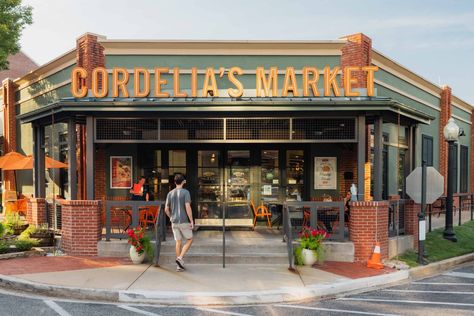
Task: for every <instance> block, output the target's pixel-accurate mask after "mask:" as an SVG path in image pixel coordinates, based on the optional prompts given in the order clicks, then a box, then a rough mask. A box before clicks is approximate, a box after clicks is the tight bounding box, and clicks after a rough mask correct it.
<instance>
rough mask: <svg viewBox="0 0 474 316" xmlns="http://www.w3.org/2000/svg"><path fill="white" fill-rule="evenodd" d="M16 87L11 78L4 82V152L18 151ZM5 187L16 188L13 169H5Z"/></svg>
mask: <svg viewBox="0 0 474 316" xmlns="http://www.w3.org/2000/svg"><path fill="white" fill-rule="evenodd" d="M15 89H16V85H15V84H14V83H13V81H12V80H11V79H5V80H3V82H2V90H3V104H4V106H5V110H4V111H3V122H4V123H3V124H4V142H3V153H4V154H6V153H8V152H11V151H16V150H17V148H16V145H17V143H16V110H15ZM3 179H4V185H5V186H4V188H5V189H6V190H16V183H15V174H14V172H13V171H4V178H3Z"/></svg>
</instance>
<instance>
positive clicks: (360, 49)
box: [341, 33, 372, 88]
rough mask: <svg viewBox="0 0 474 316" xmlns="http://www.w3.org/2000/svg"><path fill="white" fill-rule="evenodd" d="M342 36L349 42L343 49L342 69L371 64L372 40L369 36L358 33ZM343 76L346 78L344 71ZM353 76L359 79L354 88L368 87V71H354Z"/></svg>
mask: <svg viewBox="0 0 474 316" xmlns="http://www.w3.org/2000/svg"><path fill="white" fill-rule="evenodd" d="M342 38H343V39H346V40H347V44H346V45H344V46H343V47H342V49H341V52H342V55H341V68H342V69H344V68H345V67H347V66H359V67H364V66H371V64H372V40H371V39H370V38H369V37H368V36H366V35H364V34H362V33H357V34H352V35H347V36H344V37H342ZM342 78H344V72H343V73H342ZM352 78H355V79H357V84H354V85H353V87H354V88H367V73H366V72H365V71H354V72H353V74H352ZM341 86H342V84H341Z"/></svg>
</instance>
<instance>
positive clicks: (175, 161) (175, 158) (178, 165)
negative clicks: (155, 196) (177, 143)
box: [168, 150, 186, 190]
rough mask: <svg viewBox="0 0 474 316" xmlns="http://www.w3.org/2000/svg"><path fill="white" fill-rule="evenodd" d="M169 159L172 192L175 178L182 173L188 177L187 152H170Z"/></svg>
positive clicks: (169, 177)
mask: <svg viewBox="0 0 474 316" xmlns="http://www.w3.org/2000/svg"><path fill="white" fill-rule="evenodd" d="M168 159H169V168H168V170H169V174H168V179H169V189H170V190H172V189H173V188H174V187H175V185H174V176H175V175H176V174H177V173H181V174H182V175H184V177H186V150H170V151H168Z"/></svg>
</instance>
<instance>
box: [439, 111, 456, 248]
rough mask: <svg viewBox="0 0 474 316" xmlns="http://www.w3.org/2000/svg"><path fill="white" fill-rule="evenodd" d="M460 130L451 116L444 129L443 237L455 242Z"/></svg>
mask: <svg viewBox="0 0 474 316" xmlns="http://www.w3.org/2000/svg"><path fill="white" fill-rule="evenodd" d="M459 132H460V129H459V126H458V125H457V124H456V123H455V122H454V119H453V118H452V117H451V118H450V119H449V120H448V124H446V126H445V127H444V130H443V133H444V138H445V139H446V141H447V142H448V188H447V189H448V192H447V196H446V225H445V228H444V232H443V237H444V238H445V239H447V240H451V241H453V242H457V241H458V239H457V238H456V235H455V234H454V229H453V189H454V181H456V174H455V172H456V169H455V164H454V160H455V159H456V157H455V148H454V146H455V143H456V141H457V140H458V139H459V135H460V133H459Z"/></svg>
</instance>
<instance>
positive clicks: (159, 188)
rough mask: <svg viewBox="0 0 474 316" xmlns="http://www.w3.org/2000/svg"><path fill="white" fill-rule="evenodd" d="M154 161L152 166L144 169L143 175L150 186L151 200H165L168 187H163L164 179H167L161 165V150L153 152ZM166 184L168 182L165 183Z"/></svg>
mask: <svg viewBox="0 0 474 316" xmlns="http://www.w3.org/2000/svg"><path fill="white" fill-rule="evenodd" d="M152 156H153V159H152V160H151V159H150V160H148V159H147V161H151V162H152V164H151V165H147V166H146V167H144V168H143V173H142V174H143V175H144V176H145V177H146V179H147V185H148V186H149V189H148V190H149V193H150V200H152V199H153V200H164V199H165V198H166V194H167V193H168V191H167V190H168V186H166V187H163V185H162V179H167V177H166V176H165V175H164V172H163V168H162V163H161V150H154V151H152ZM165 182H166V181H165Z"/></svg>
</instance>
